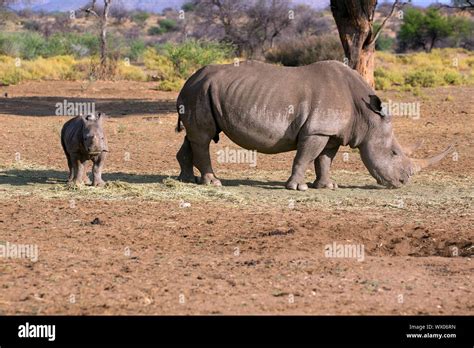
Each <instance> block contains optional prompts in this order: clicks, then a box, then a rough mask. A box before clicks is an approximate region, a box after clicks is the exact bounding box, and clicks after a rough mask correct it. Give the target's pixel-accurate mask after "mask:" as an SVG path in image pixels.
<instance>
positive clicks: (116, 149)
mask: <svg viewBox="0 0 474 348" xmlns="http://www.w3.org/2000/svg"><path fill="white" fill-rule="evenodd" d="M153 87H154V85H153V83H144V82H143V83H139V82H97V83H93V84H88V83H81V82H28V83H21V84H19V85H17V86H10V87H6V88H4V89H3V90H2V95H3V92H8V98H4V97H3V96H2V99H0V124H1V131H0V148H1V151H0V243H7V242H8V243H17V244H34V245H37V246H38V250H39V258H38V260H37V262H33V261H31V260H28V259H15V258H8V259H5V258H3V259H1V260H0V284H1V285H0V313H1V314H210V313H215V314H253V313H256V314H267V313H268V314H472V311H473V310H474V296H473V294H472V282H473V278H472V277H473V264H472V258H471V257H472V255H473V254H474V247H473V225H474V219H473V216H472V213H473V212H472V203H473V197H474V195H473V193H474V189H473V179H474V153H473V151H472V146H473V145H474V139H473V134H474V122H473V116H474V106H473V101H472V96H473V95H474V88H473V87H444V88H436V89H422V90H421V92H420V94H419V95H417V96H414V95H412V94H410V93H408V92H384V93H381V94H380V96H381V97H382V98H383V99H384V100H385V101H387V100H392V101H404V102H410V101H415V102H419V103H421V114H420V118H419V119H417V120H415V119H412V118H408V117H395V118H394V128H395V132H396V134H398V138H399V140H400V142H401V143H404V144H408V143H414V142H416V141H418V140H419V139H420V138H423V139H425V143H424V146H423V147H422V148H421V149H420V150H419V151H418V152H417V153H416V156H419V157H423V156H427V155H430V154H433V153H435V152H437V151H439V150H442V149H443V148H444V147H445V146H447V145H448V144H450V143H453V144H455V149H456V152H455V153H453V154H451V155H450V156H448V157H447V158H445V159H444V160H443V161H442V162H441V163H439V164H438V165H437V166H435V167H432V168H430V169H428V170H426V171H425V172H423V173H421V174H420V175H418V176H416V177H414V178H413V180H412V182H411V183H410V184H409V185H408V186H405V187H403V188H401V189H397V190H388V189H384V188H382V187H380V186H378V185H377V184H376V182H375V180H374V179H373V178H372V177H371V176H370V175H369V174H368V172H367V170H366V169H365V167H364V166H363V164H362V162H361V160H360V158H359V155H358V152H357V150H353V149H350V148H342V149H341V150H340V152H339V154H338V155H337V157H336V160H335V163H334V166H333V171H332V172H333V178H334V179H335V180H336V181H337V182H338V184H339V189H337V190H315V189H309V190H308V191H306V192H292V191H288V190H286V189H285V188H284V182H285V181H286V179H287V178H288V176H289V174H290V169H291V163H292V159H293V156H294V153H285V154H280V155H263V154H258V155H257V166H256V167H250V166H249V165H248V164H245V163H244V164H234V163H217V161H216V159H217V155H216V152H217V151H218V150H219V149H223V148H224V147H226V146H228V147H230V148H231V149H237V146H236V145H234V144H232V143H231V142H230V141H229V140H228V139H227V138H226V137H225V136H222V137H221V141H220V142H219V143H218V144H212V145H211V153H212V158H213V161H214V167H215V170H216V173H217V175H218V176H219V177H220V178H221V179H222V182H223V185H224V186H223V187H204V186H197V185H194V184H183V183H180V182H178V181H176V176H177V175H178V173H179V170H178V169H179V167H178V163H177V161H176V160H175V154H176V152H177V150H178V149H179V147H180V145H181V142H182V139H183V134H182V133H181V134H176V133H175V131H174V128H175V126H176V119H177V115H176V113H175V112H174V99H175V98H176V93H172V92H169V93H168V92H158V91H156V90H155V89H153ZM64 99H68V100H69V101H80V100H94V101H96V103H97V104H96V109H97V110H98V111H104V112H105V113H106V114H108V115H109V118H108V120H107V122H106V132H107V134H108V138H109V147H110V151H111V152H110V155H109V159H108V163H107V165H106V168H105V174H104V178H105V179H106V180H107V181H108V184H107V186H106V187H105V188H92V187H83V188H79V189H71V188H68V187H67V186H66V176H67V173H66V168H67V166H66V160H65V157H64V154H63V152H62V149H61V145H60V137H59V132H60V129H61V127H62V124H63V123H64V122H65V121H66V119H67V117H59V116H54V112H55V104H56V102H63V100H64ZM344 153H347V155H343V154H344ZM307 180H308V182H312V181H313V180H314V172H313V171H312V170H309V169H308V172H307ZM96 218H97V219H98V220H96ZM93 220H96V222H99V223H97V224H92V223H91V222H92V221H93ZM334 242H336V243H341V244H344V243H346V244H358V245H362V246H364V251H365V257H364V259H363V260H360V261H358V260H356V259H354V258H327V257H325V254H324V248H325V246H326V245H327V244H332V243H334Z"/></svg>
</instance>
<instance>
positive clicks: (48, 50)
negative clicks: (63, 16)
mask: <svg viewBox="0 0 474 348" xmlns="http://www.w3.org/2000/svg"><path fill="white" fill-rule="evenodd" d="M98 52H99V39H98V37H97V36H96V35H92V34H80V35H79V34H73V33H68V34H63V33H58V34H55V35H52V36H50V37H49V38H44V37H43V36H41V35H40V34H38V33H32V32H25V33H5V34H1V33H0V54H4V55H8V56H11V57H20V58H23V59H35V58H37V57H45V58H46V57H54V56H60V55H74V56H76V57H83V56H89V55H94V54H97V53H98Z"/></svg>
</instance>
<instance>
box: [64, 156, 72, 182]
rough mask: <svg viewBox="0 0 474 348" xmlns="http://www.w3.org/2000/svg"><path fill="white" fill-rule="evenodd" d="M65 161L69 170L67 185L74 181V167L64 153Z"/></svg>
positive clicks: (69, 157)
mask: <svg viewBox="0 0 474 348" xmlns="http://www.w3.org/2000/svg"><path fill="white" fill-rule="evenodd" d="M66 159H67V166H68V168H69V176H68V179H67V182H68V184H72V181H73V180H74V165H73V163H72V160H71V156H70V155H69V154H68V153H66Z"/></svg>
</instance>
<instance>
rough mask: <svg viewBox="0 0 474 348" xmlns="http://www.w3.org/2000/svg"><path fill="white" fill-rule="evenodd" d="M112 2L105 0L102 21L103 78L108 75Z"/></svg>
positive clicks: (101, 64) (101, 63) (101, 51)
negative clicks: (108, 34) (108, 27)
mask: <svg viewBox="0 0 474 348" xmlns="http://www.w3.org/2000/svg"><path fill="white" fill-rule="evenodd" d="M111 2H112V0H104V12H103V13H102V17H101V20H100V70H101V74H102V76H103V77H105V75H107V25H108V20H109V10H110V3H111Z"/></svg>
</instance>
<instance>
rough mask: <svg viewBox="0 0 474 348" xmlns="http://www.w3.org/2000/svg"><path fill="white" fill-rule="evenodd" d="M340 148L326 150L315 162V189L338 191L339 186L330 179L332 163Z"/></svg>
mask: <svg viewBox="0 0 474 348" xmlns="http://www.w3.org/2000/svg"><path fill="white" fill-rule="evenodd" d="M337 150H339V146H336V147H331V148H327V147H326V148H325V149H324V150H323V151H322V152H321V154H320V155H319V156H318V157H317V158H316V159H315V160H314V169H315V171H316V180H315V181H314V183H313V187H314V188H329V189H336V188H337V184H336V182H335V181H333V180H331V178H330V177H329V170H330V168H331V164H332V161H333V159H334V157H335V156H336V153H337Z"/></svg>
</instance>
